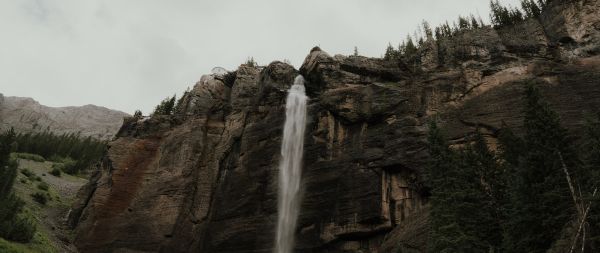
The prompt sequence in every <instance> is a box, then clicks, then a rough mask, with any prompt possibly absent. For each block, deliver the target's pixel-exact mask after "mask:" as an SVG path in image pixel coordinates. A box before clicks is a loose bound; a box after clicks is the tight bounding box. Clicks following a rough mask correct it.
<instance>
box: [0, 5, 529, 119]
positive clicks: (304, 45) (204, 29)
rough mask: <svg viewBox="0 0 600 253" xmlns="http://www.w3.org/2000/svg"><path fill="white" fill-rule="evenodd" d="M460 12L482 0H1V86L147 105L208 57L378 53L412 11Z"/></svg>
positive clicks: (76, 99) (406, 27)
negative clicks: (320, 50)
mask: <svg viewBox="0 0 600 253" xmlns="http://www.w3.org/2000/svg"><path fill="white" fill-rule="evenodd" d="M501 2H504V3H506V4H512V5H513V6H514V5H517V3H518V0H504V1H501ZM469 13H473V14H475V15H477V14H479V15H480V16H481V17H482V18H483V19H484V20H487V19H488V15H489V7H488V1H487V0H453V1H448V0H422V1H412V0H395V1H394V0H374V1H366V0H362V1H359V0H329V1H322V0H305V1H283V0H258V1H247V0H240V1H232V0H221V1H198V0H196V1H194V0H189V1H183V0H176V1H158V0H155V1H147V0H146V1H144V0H131V1H110V0H96V1H80V0H22V1H1V2H0V31H2V33H1V35H0V36H1V37H0V41H2V43H0V93H4V94H5V95H8V96H28V97H33V98H34V99H37V100H39V101H40V102H41V103H43V104H46V105H50V106H66V105H84V104H96V105H101V106H106V107H109V108H114V109H119V110H123V111H126V112H129V113H132V112H133V110H135V109H138V108H139V109H142V110H143V111H144V112H145V113H148V112H150V111H151V110H152V108H153V107H154V105H155V104H157V103H158V102H159V101H160V100H161V99H162V98H164V97H166V96H169V95H172V94H175V93H177V94H181V92H182V91H183V90H185V88H186V87H188V86H192V85H193V84H194V83H195V82H196V81H197V80H198V79H199V78H200V76H201V75H202V74H204V73H208V72H209V71H210V69H212V67H215V66H221V67H224V68H227V69H235V68H237V66H238V65H239V64H240V63H242V62H244V61H245V60H246V59H247V58H248V57H251V56H252V57H254V59H256V60H257V61H258V62H259V63H260V64H267V63H269V62H270V61H272V60H283V59H288V60H290V61H291V62H292V64H293V65H295V66H296V67H299V66H300V64H301V63H302V60H303V59H304V57H305V56H306V54H307V53H308V51H309V50H310V48H312V47H313V46H315V45H320V46H321V47H322V48H323V49H324V50H326V51H328V52H330V53H332V54H337V53H340V54H351V53H352V51H353V49H354V47H355V46H356V47H358V50H359V53H360V54H361V55H365V56H374V57H379V56H381V55H382V53H383V52H384V50H385V47H386V46H387V44H388V42H391V43H392V44H394V45H396V44H397V43H398V42H400V41H401V40H402V39H403V38H405V37H406V35H407V34H412V33H413V32H414V31H415V29H416V27H417V26H418V25H419V24H420V23H421V21H422V20H428V21H429V22H430V23H431V24H432V25H436V24H439V23H442V22H444V21H446V20H451V21H453V20H455V19H456V18H457V17H458V15H467V14H469Z"/></svg>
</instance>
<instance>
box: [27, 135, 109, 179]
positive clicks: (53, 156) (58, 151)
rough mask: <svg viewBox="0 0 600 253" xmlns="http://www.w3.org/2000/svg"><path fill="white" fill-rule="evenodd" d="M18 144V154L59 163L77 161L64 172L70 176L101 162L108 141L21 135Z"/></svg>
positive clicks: (89, 138)
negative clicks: (26, 154)
mask: <svg viewBox="0 0 600 253" xmlns="http://www.w3.org/2000/svg"><path fill="white" fill-rule="evenodd" d="M16 143H18V145H17V150H16V151H18V152H24V153H32V154H36V155H40V156H42V157H46V158H48V160H51V161H53V162H58V163H64V162H65V161H75V162H74V164H73V165H72V167H70V168H69V169H68V170H63V171H65V172H67V173H69V174H77V173H79V171H81V170H85V169H87V168H88V167H90V166H91V165H92V164H94V163H95V162H97V161H98V160H100V158H101V157H102V155H104V151H105V150H106V141H98V140H96V139H93V138H91V137H85V138H83V137H81V136H80V135H79V134H62V135H56V134H53V133H51V132H42V133H35V134H31V133H27V134H19V135H17V136H16ZM26 176H27V175H26Z"/></svg>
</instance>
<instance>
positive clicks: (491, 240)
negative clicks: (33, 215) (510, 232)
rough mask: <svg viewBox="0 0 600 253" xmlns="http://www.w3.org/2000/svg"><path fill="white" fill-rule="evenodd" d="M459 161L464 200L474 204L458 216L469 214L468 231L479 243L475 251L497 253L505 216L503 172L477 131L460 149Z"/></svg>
mask: <svg viewBox="0 0 600 253" xmlns="http://www.w3.org/2000/svg"><path fill="white" fill-rule="evenodd" d="M461 160H462V161H463V165H462V168H463V169H462V173H461V174H462V175H463V178H464V180H463V183H462V185H464V186H465V188H466V189H467V190H468V191H467V192H468V194H467V197H468V199H467V200H470V201H472V203H473V204H472V206H471V208H470V209H467V210H465V212H463V214H462V216H461V217H468V218H467V219H468V222H469V223H470V226H469V227H468V229H467V230H468V231H470V233H472V234H473V235H474V236H476V237H477V242H478V243H479V245H480V249H479V250H478V251H477V252H484V251H485V252H489V251H493V252H497V251H498V250H499V249H500V247H501V244H502V229H501V224H502V222H503V221H504V220H505V219H506V215H505V212H504V210H503V205H504V202H505V201H506V181H505V175H504V171H503V170H502V168H501V167H500V166H499V164H498V162H497V158H496V156H495V154H494V153H493V152H492V151H490V149H489V148H488V146H487V143H486V141H485V138H484V137H483V135H481V133H480V132H479V131H478V132H477V133H476V135H475V138H474V143H473V144H471V145H468V146H467V147H466V148H465V149H464V150H463V151H462V155H461ZM469 213H471V215H469Z"/></svg>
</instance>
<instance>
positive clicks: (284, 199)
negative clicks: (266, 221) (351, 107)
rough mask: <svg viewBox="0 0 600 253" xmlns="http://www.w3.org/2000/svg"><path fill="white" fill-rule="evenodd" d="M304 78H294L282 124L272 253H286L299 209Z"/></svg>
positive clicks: (304, 126) (303, 121)
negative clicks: (277, 196) (275, 228)
mask: <svg viewBox="0 0 600 253" xmlns="http://www.w3.org/2000/svg"><path fill="white" fill-rule="evenodd" d="M306 100H307V97H306V94H305V91H304V78H303V77H302V76H300V75H299V76H297V77H296V79H295V80H294V85H292V87H291V88H290V90H289V93H288V96H287V101H286V105H285V124H284V128H283V140H282V143H281V161H280V163H279V200H278V217H277V237H276V239H275V251H274V253H290V252H292V249H293V248H294V232H295V230H296V221H297V220H298V213H299V209H300V206H299V205H300V176H301V173H302V168H301V166H302V153H303V152H304V130H305V128H306Z"/></svg>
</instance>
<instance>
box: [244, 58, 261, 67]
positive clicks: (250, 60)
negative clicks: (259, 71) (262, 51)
mask: <svg viewBox="0 0 600 253" xmlns="http://www.w3.org/2000/svg"><path fill="white" fill-rule="evenodd" d="M246 65H248V66H249V67H257V66H258V63H256V61H255V60H254V57H248V59H247V60H246Z"/></svg>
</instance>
